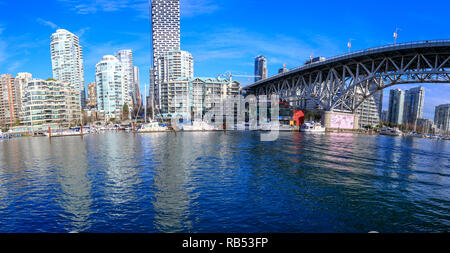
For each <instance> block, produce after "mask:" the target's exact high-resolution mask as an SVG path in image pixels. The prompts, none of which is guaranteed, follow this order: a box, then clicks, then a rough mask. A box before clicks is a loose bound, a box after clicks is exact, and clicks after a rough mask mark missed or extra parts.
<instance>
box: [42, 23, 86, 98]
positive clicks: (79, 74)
mask: <svg viewBox="0 0 450 253" xmlns="http://www.w3.org/2000/svg"><path fill="white" fill-rule="evenodd" d="M50 51H51V57H52V71H53V78H54V79H56V80H58V81H65V82H68V83H70V85H71V86H72V87H73V88H74V89H75V90H77V91H79V92H80V93H81V106H82V107H85V106H86V94H85V87H84V67H83V49H82V47H81V46H80V42H79V39H78V37H77V36H76V35H74V34H73V33H71V32H69V31H67V30H64V29H58V30H57V31H56V33H54V34H52V37H51V44H50Z"/></svg>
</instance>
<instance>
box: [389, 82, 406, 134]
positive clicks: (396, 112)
mask: <svg viewBox="0 0 450 253" xmlns="http://www.w3.org/2000/svg"><path fill="white" fill-rule="evenodd" d="M404 105H405V93H404V92H403V91H402V90H401V89H393V90H391V91H390V93H389V107H388V113H387V122H389V123H392V124H396V125H401V124H403V106H404Z"/></svg>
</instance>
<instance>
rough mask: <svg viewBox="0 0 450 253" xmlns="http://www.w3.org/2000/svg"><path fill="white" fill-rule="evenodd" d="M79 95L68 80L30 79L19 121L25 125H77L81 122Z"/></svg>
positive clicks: (26, 87)
mask: <svg viewBox="0 0 450 253" xmlns="http://www.w3.org/2000/svg"><path fill="white" fill-rule="evenodd" d="M80 96H81V94H80V92H79V91H78V90H76V89H75V88H74V87H72V85H70V84H69V83H68V82H61V81H54V80H49V81H44V80H31V81H29V82H28V83H27V85H26V86H25V99H24V101H23V105H22V106H23V110H22V112H21V113H20V118H21V123H22V125H25V126H46V125H59V126H61V127H67V126H74V125H78V124H80V122H81V99H80Z"/></svg>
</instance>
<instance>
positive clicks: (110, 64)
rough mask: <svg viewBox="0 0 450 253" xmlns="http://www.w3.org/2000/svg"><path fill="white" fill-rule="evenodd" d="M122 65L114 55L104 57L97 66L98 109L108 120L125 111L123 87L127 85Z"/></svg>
mask: <svg viewBox="0 0 450 253" xmlns="http://www.w3.org/2000/svg"><path fill="white" fill-rule="evenodd" d="M122 67H123V65H122V63H121V62H120V61H119V60H118V59H117V58H116V57H115V56H112V55H105V56H103V59H102V61H100V62H99V63H98V64H97V65H96V72H95V84H96V86H97V109H98V110H99V111H104V112H105V114H106V118H107V119H109V118H114V117H115V116H113V115H114V114H115V112H116V111H117V110H121V109H123V105H124V103H125V101H124V99H123V97H124V96H125V95H126V94H125V93H124V89H123V85H125V84H126V82H124V80H125V78H126V77H125V72H124V71H123V69H122Z"/></svg>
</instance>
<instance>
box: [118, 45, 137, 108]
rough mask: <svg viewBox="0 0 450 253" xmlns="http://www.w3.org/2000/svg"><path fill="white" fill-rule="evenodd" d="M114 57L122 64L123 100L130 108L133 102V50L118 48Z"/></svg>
mask: <svg viewBox="0 0 450 253" xmlns="http://www.w3.org/2000/svg"><path fill="white" fill-rule="evenodd" d="M116 58H117V59H118V60H119V61H120V63H121V64H122V71H123V73H124V82H125V83H124V85H123V89H124V90H123V94H124V97H123V100H124V102H125V103H127V104H128V105H129V107H130V108H131V105H132V104H133V92H134V90H135V87H134V85H135V81H134V65H133V51H132V50H130V49H125V50H120V51H119V52H118V53H117V54H116Z"/></svg>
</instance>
